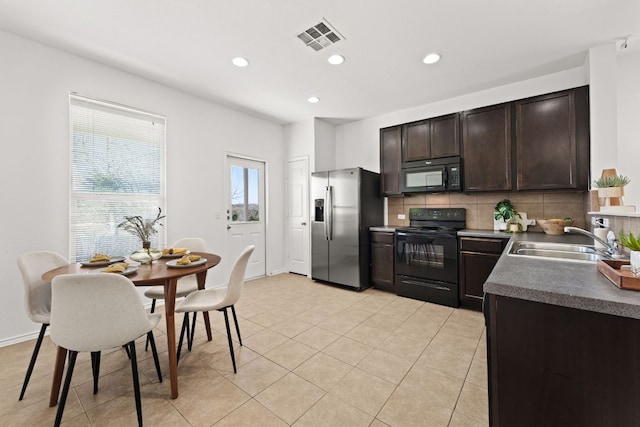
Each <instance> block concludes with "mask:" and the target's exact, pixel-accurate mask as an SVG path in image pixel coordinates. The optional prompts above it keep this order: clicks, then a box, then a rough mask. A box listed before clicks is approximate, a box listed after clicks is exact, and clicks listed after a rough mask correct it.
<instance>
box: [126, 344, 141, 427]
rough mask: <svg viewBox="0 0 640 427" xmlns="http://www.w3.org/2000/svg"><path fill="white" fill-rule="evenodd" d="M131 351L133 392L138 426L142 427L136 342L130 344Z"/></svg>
mask: <svg viewBox="0 0 640 427" xmlns="http://www.w3.org/2000/svg"><path fill="white" fill-rule="evenodd" d="M128 347H129V349H130V353H131V374H132V376H133V394H134V396H135V398H136V412H137V413H138V426H139V427H142V399H141V398H140V381H139V379H138V361H137V358H136V342H135V341H131V342H130V343H129V344H128Z"/></svg>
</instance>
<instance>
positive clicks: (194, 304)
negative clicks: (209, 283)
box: [175, 286, 227, 313]
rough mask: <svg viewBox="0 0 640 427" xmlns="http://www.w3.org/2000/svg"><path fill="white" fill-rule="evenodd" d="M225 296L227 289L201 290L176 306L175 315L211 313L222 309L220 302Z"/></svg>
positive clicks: (224, 287)
mask: <svg viewBox="0 0 640 427" xmlns="http://www.w3.org/2000/svg"><path fill="white" fill-rule="evenodd" d="M226 295H227V287H226V286H223V287H219V288H210V289H203V290H201V291H198V292H193V293H191V294H189V295H187V297H186V298H185V299H184V300H182V301H180V302H179V303H178V304H177V305H176V310H175V311H176V313H184V312H192V311H211V310H218V309H221V308H223V306H222V304H221V303H222V302H223V301H224V298H225V296H226Z"/></svg>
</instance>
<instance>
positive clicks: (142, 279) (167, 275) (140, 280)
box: [42, 252, 221, 286]
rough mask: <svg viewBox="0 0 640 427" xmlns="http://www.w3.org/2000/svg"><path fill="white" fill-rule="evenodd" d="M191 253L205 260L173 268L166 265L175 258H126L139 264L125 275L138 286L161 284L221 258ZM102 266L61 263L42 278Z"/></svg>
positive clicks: (98, 269) (197, 270)
mask: <svg viewBox="0 0 640 427" xmlns="http://www.w3.org/2000/svg"><path fill="white" fill-rule="evenodd" d="M193 254H195V255H200V256H201V257H202V258H205V259H206V260H207V262H206V263H204V264H201V265H196V266H195V267H183V268H174V267H169V266H167V261H171V260H172V259H176V258H160V259H158V260H156V261H154V262H153V263H151V264H146V265H141V264H140V263H139V262H136V261H132V260H130V259H129V258H127V259H126V262H128V263H129V265H130V266H139V268H138V270H137V271H136V272H134V273H132V274H129V275H127V277H128V278H129V279H131V281H132V282H133V283H134V284H135V285H138V286H150V285H162V284H163V283H164V282H165V281H166V280H171V279H175V278H179V277H182V276H188V275H190V274H196V273H200V272H202V271H206V270H208V269H210V268H211V267H215V266H216V265H218V264H219V263H220V259H221V258H220V257H219V256H218V255H216V254H211V253H206V252H193ZM104 268H106V266H104V265H103V266H100V267H92V266H83V265H82V264H80V263H74V264H69V265H63V266H62V267H58V268H55V269H53V270H49V271H47V272H46V273H44V274H43V275H42V280H44V281H45V282H49V283H50V282H51V280H52V279H53V278H54V277H55V276H57V275H59V274H89V273H99V272H100V270H102V269H104Z"/></svg>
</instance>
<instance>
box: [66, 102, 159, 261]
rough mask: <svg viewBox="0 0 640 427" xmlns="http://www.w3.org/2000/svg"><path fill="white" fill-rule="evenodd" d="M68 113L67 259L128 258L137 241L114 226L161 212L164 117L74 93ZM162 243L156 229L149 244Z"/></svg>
mask: <svg viewBox="0 0 640 427" xmlns="http://www.w3.org/2000/svg"><path fill="white" fill-rule="evenodd" d="M69 109H70V122H71V123H70V128H71V129H70V134H71V149H70V164H71V174H70V186H69V188H70V197H69V231H70V236H69V237H70V242H69V252H70V253H69V258H70V259H71V260H75V261H79V260H83V259H87V258H91V257H92V256H93V255H94V254H95V253H105V254H108V255H111V256H118V255H123V256H124V255H128V254H130V253H131V252H133V251H134V250H136V249H139V248H140V247H141V242H140V241H139V240H138V238H137V237H135V236H133V235H131V234H129V233H126V232H124V231H123V230H121V229H119V228H117V225H118V224H119V223H121V222H122V221H123V220H124V217H125V216H131V215H141V216H142V217H143V218H147V219H153V218H155V216H156V214H157V213H158V207H160V208H162V209H163V211H164V210H165V209H164V207H165V118H164V117H162V116H158V115H155V114H150V113H146V112H143V111H139V110H135V109H133V108H129V107H124V106H121V105H117V104H111V103H108V102H105V101H99V100H95V99H90V98H86V97H82V96H78V95H75V94H71V95H70V102H69ZM164 244H165V232H164V227H158V234H156V235H154V237H153V239H152V246H153V247H159V246H161V245H164Z"/></svg>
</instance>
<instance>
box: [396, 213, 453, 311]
mask: <svg viewBox="0 0 640 427" xmlns="http://www.w3.org/2000/svg"><path fill="white" fill-rule="evenodd" d="M465 217H466V211H465V209H461V208H442V209H432V208H412V209H410V210H409V220H410V222H409V224H410V226H409V227H405V228H397V229H396V233H395V247H396V250H395V272H396V277H395V288H396V293H397V294H398V295H401V296H406V297H409V298H415V299H419V300H422V301H428V302H433V303H436V304H443V305H448V306H450V307H458V306H459V298H458V239H457V234H456V233H457V231H458V230H460V229H463V228H465V225H466V222H465Z"/></svg>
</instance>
